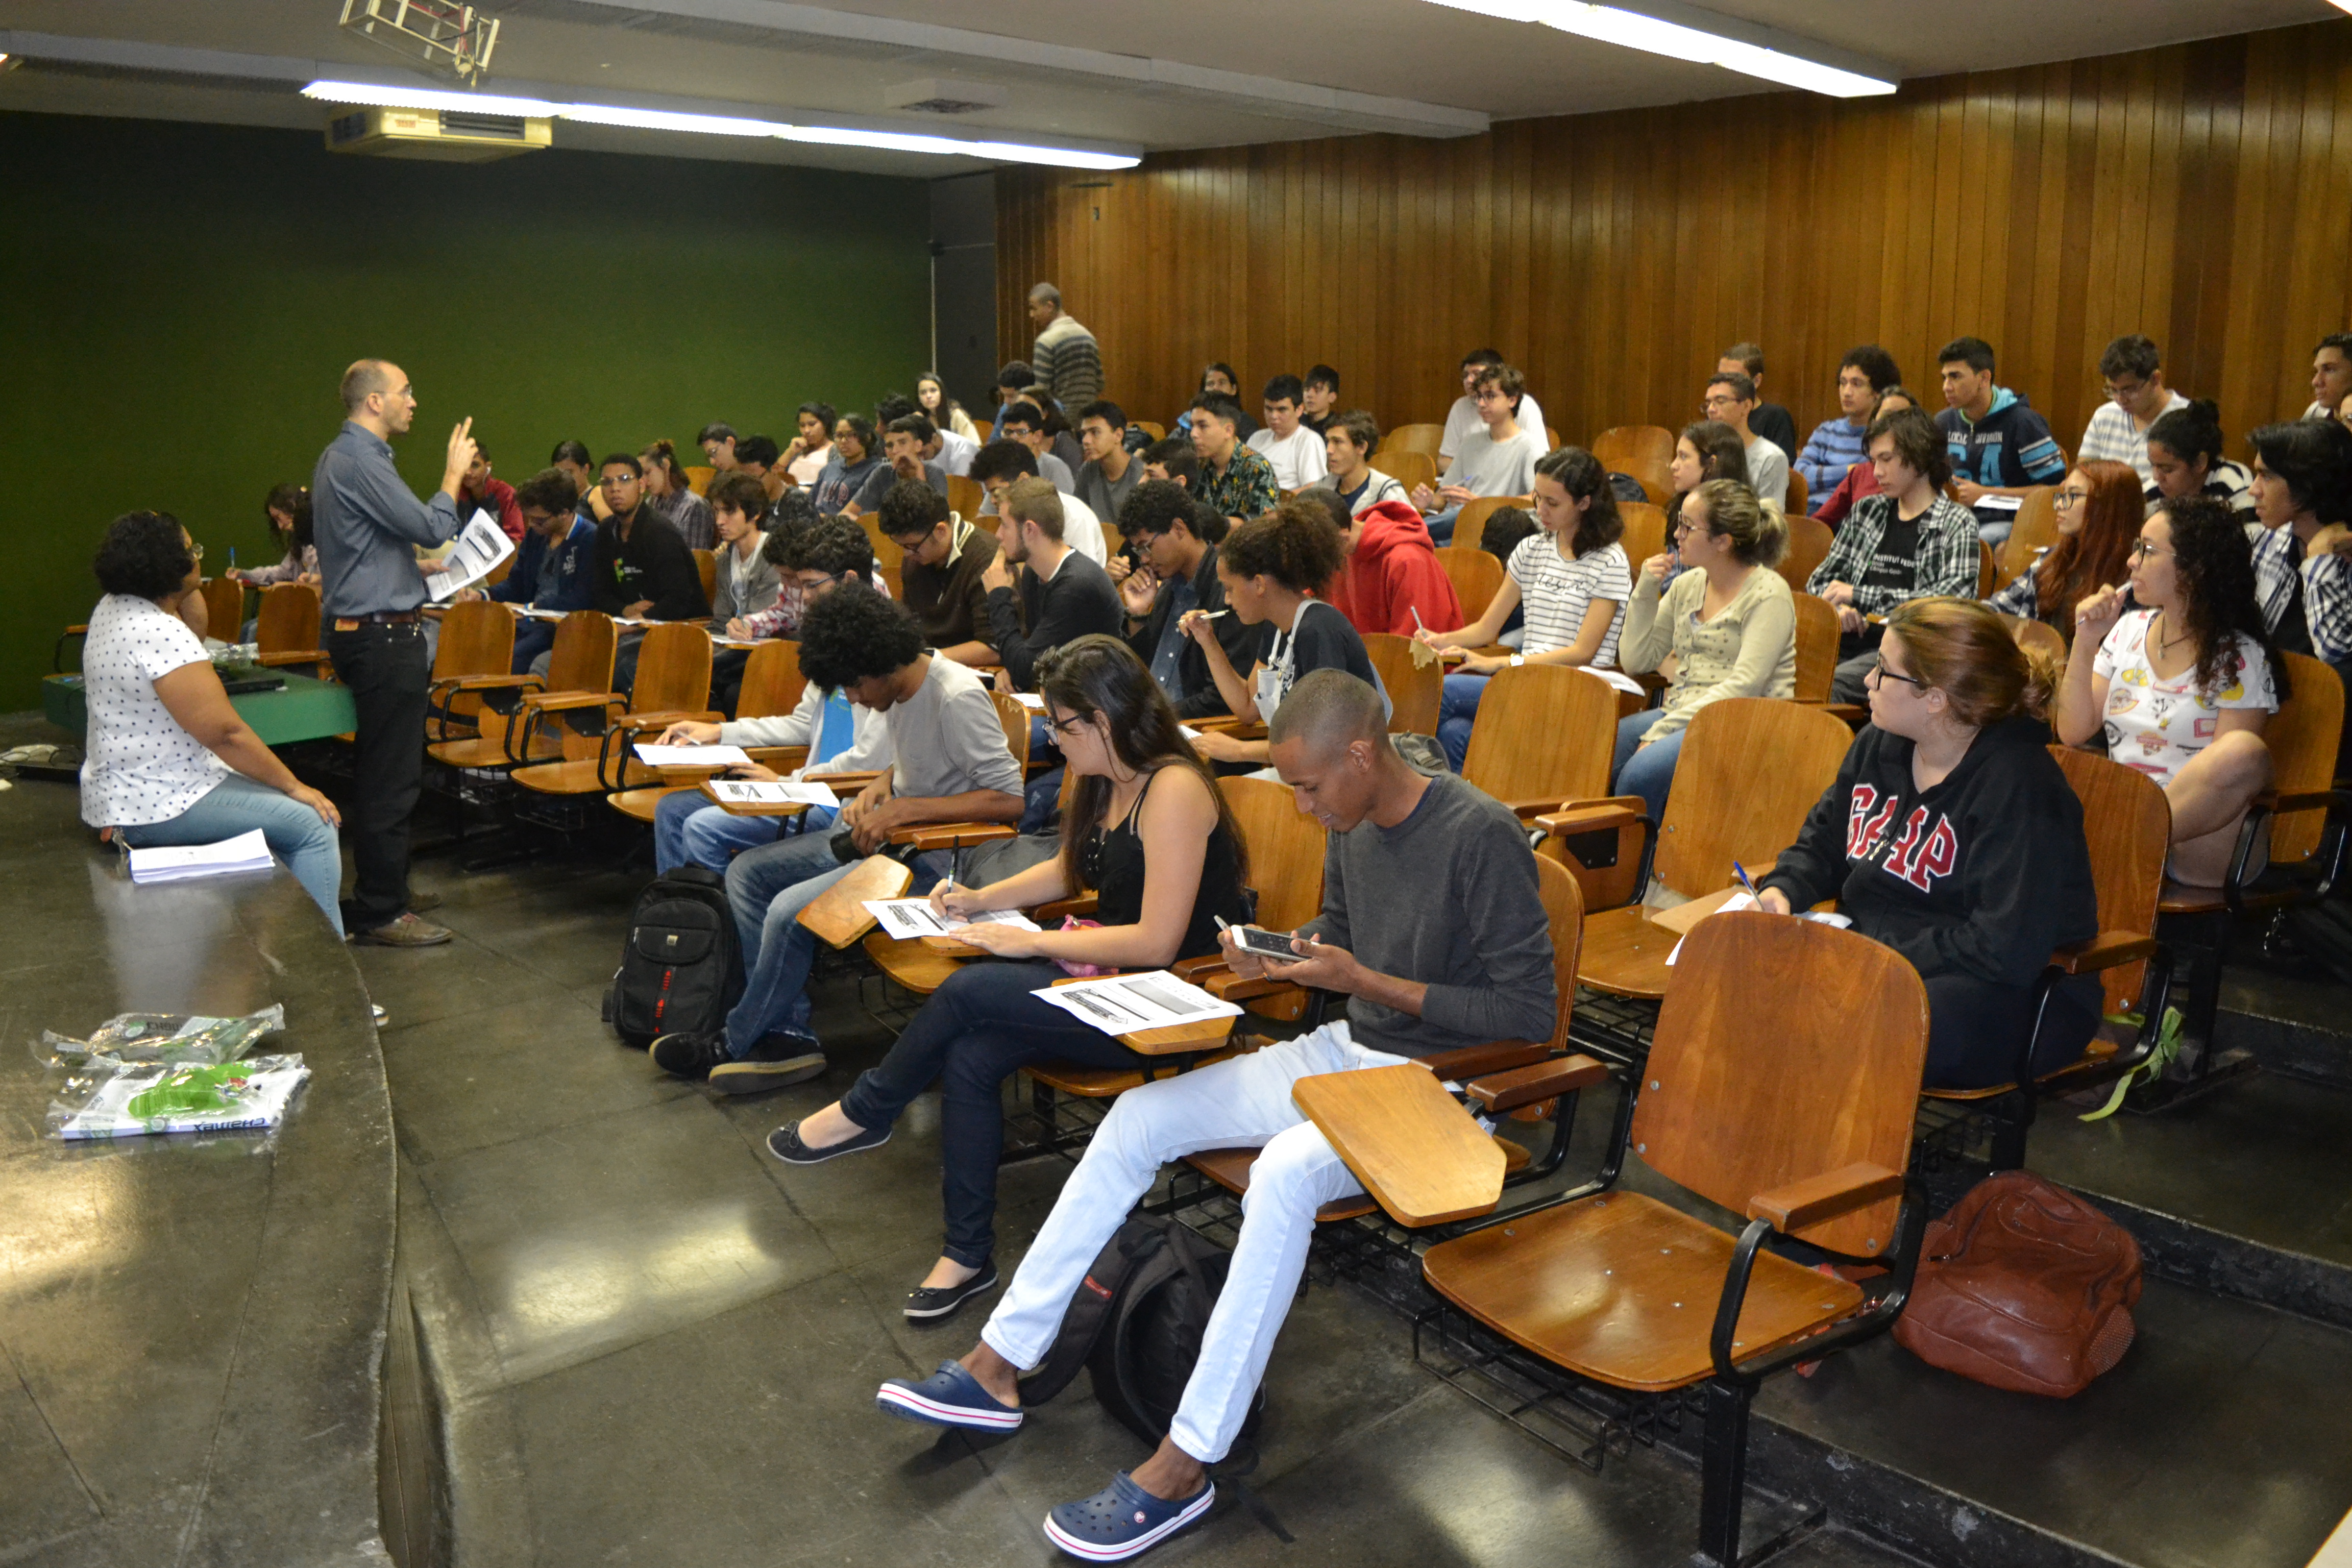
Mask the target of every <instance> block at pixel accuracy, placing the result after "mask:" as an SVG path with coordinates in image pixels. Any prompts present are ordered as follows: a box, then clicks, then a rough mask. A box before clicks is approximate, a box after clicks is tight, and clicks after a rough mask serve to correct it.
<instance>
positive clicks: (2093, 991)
mask: <svg viewBox="0 0 2352 1568" xmlns="http://www.w3.org/2000/svg"><path fill="white" fill-rule="evenodd" d="M2103 997H2104V993H2103V991H2102V989H2101V987H2100V984H2099V981H2098V977H2097V976H2095V975H2088V974H2085V975H2078V976H2076V977H2075V978H2074V979H2072V980H2063V981H2061V982H2059V984H2058V988H2057V989H2056V990H2055V991H2054V992H2053V993H2052V994H2051V996H2050V1012H2049V1015H2048V1016H2047V1019H2046V1020H2045V1022H2044V1023H2043V1025H2042V1041H2041V1044H2040V1045H2039V1047H2036V1049H2035V1051H2034V1055H2033V1071H2034V1074H2035V1075H2036V1076H2037V1077H2038V1076H2040V1075H2041V1074H2042V1073H2047V1072H2055V1071H2056V1070H2057V1069H2058V1068H2062V1067H2064V1066H2065V1065H2066V1064H2067V1063H2069V1062H2071V1061H2074V1060H2075V1059H2076V1058H2079V1057H2081V1056H2082V1054H2083V1051H2084V1047H2087V1046H2089V1045H2090V1043H2091V1037H2092V1035H2093V1034H2095V1033H2096V1032H2097V1030H2098V1027H2099V1015H2100V1010H2101V1007H2102V1005H2103ZM1040 1005H1043V1004H1040ZM2032 1032H2033V987H2032V986H2031V985H1995V984H1991V983H1990V982H1989V981H1984V980H1972V979H1970V978H1969V977H1968V976H1966V975H1960V974H1942V975H1937V977H1936V978H1934V979H1932V980H1930V981H1928V982H1927V1087H1928V1088H1929V1089H1986V1088H1990V1086H1992V1085H1993V1084H1997V1083H2008V1082H2010V1081H2011V1080H2012V1079H2014V1078H2015V1077H2016V1074H2017V1053H2018V1050H2019V1048H2020V1047H2022V1046H2023V1045H2024V1043H2025V1039H2026V1037H2027V1036H2028V1035H2030V1034H2032Z"/></svg>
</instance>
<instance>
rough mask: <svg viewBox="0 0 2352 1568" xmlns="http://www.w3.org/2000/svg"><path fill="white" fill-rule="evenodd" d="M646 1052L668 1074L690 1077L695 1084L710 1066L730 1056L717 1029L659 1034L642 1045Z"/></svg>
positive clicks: (703, 1076) (707, 1076) (728, 1058)
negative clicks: (707, 1031) (699, 1032)
mask: <svg viewBox="0 0 2352 1568" xmlns="http://www.w3.org/2000/svg"><path fill="white" fill-rule="evenodd" d="M646 1055H647V1056H649V1057H651V1058H653V1059H654V1066H656V1067H657V1068H661V1069H662V1071H664V1072H666V1073H668V1074H669V1075H670V1076H671V1077H673V1078H690V1079H694V1080H695V1081H696V1082H698V1083H699V1082H700V1081H702V1080H703V1079H707V1078H709V1076H710V1069H711V1068H715V1067H718V1066H719V1065H720V1064H721V1063H723V1062H727V1061H730V1060H732V1059H733V1058H732V1057H730V1055H729V1053H728V1050H727V1037H726V1035H725V1034H724V1033H722V1032H719V1031H717V1030H713V1031H712V1032H711V1033H709V1034H707V1035H701V1034H694V1033H691V1032H681V1033H678V1034H675V1035H663V1036H661V1037H658V1038H656V1040H655V1041H654V1043H653V1044H652V1045H650V1046H647V1047H646Z"/></svg>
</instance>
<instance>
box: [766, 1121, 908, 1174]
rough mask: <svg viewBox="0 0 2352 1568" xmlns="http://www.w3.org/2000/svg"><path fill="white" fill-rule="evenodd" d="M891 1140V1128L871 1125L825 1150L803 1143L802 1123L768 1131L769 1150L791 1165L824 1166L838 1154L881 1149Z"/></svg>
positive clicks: (831, 1144)
mask: <svg viewBox="0 0 2352 1568" xmlns="http://www.w3.org/2000/svg"><path fill="white" fill-rule="evenodd" d="M887 1142H890V1130H889V1129H888V1128H887V1127H869V1128H867V1129H866V1131H863V1132H860V1133H859V1134H858V1135H857V1136H856V1137H855V1138H845V1139H843V1140H842V1141H841V1142H838V1143H829V1144H827V1145H826V1146H825V1147H824V1148H822V1149H812V1148H810V1147H809V1146H808V1145H807V1144H805V1143H803V1142H801V1124H800V1123H799V1122H797V1121H795V1122H793V1124H792V1125H791V1126H790V1127H779V1128H777V1129H776V1130H775V1131H773V1132H771V1133H769V1134H768V1152H769V1153H771V1154H773V1155H774V1156H775V1157H776V1158H777V1159H779V1160H782V1162H783V1163H785V1164H787V1165H822V1164H824V1163H825V1162H826V1161H827V1160H830V1159H832V1158H833V1157H834V1156H835V1154H855V1153H856V1152H858V1151H859V1150H860V1149H879V1148H880V1147H882V1145H883V1144H885V1143H887Z"/></svg>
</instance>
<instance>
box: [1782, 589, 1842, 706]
mask: <svg viewBox="0 0 2352 1568" xmlns="http://www.w3.org/2000/svg"><path fill="white" fill-rule="evenodd" d="M1790 598H1791V599H1793V600H1795V601H1796V605H1797V687H1796V690H1795V691H1794V693H1792V695H1794V696H1795V698H1796V699H1797V700H1798V701H1800V702H1827V701H1828V700H1830V682H1831V681H1832V680H1834V679H1836V678H1837V663H1838V618H1837V606H1836V605H1832V604H1831V603H1830V602H1829V601H1828V600H1827V599H1823V598H1818V597H1816V596H1815V595H1811V594H1808V593H1806V592H1805V591H1804V590H1803V589H1801V588H1800V589H1799V590H1797V591H1796V592H1795V593H1793V594H1791V595H1790Z"/></svg>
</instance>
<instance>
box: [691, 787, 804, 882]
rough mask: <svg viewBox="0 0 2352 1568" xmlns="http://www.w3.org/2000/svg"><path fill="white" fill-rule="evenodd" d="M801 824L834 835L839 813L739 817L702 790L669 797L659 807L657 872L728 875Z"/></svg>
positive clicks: (788, 835) (692, 790) (693, 790)
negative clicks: (743, 857)
mask: <svg viewBox="0 0 2352 1568" xmlns="http://www.w3.org/2000/svg"><path fill="white" fill-rule="evenodd" d="M795 820H797V821H799V822H801V823H803V824H804V825H805V826H804V827H803V828H802V829H801V831H803V832H808V833H824V834H830V833H831V832H832V830H833V813H832V812H830V811H828V810H826V809H825V808H824V806H814V807H812V808H811V809H810V810H809V811H808V813H807V814H806V815H805V816H801V817H799V818H797V819H795V818H793V817H789V816H736V815H735V814H734V813H732V812H730V811H724V810H721V809H720V808H719V807H718V806H715V805H711V804H710V801H709V797H708V796H706V795H704V794H703V793H702V792H701V791H700V790H697V789H682V790H679V791H678V792H677V794H675V795H664V796H662V798H661V804H660V805H656V807H654V870H655V871H656V872H657V873H658V872H663V871H675V870H677V868H679V867H680V866H700V867H702V868H705V869H706V870H711V871H716V872H718V873H719V875H721V876H724V875H726V873H727V867H728V865H729V863H730V862H731V861H732V860H733V859H734V858H735V857H736V856H738V855H740V854H741V853H742V852H743V851H744V850H746V849H757V848H758V847H760V846H761V845H763V844H773V843H774V842H775V841H776V840H777V839H778V838H782V837H790V834H789V833H788V831H787V830H788V828H789V827H790V826H791V824H792V823H793V822H794V821H795Z"/></svg>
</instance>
